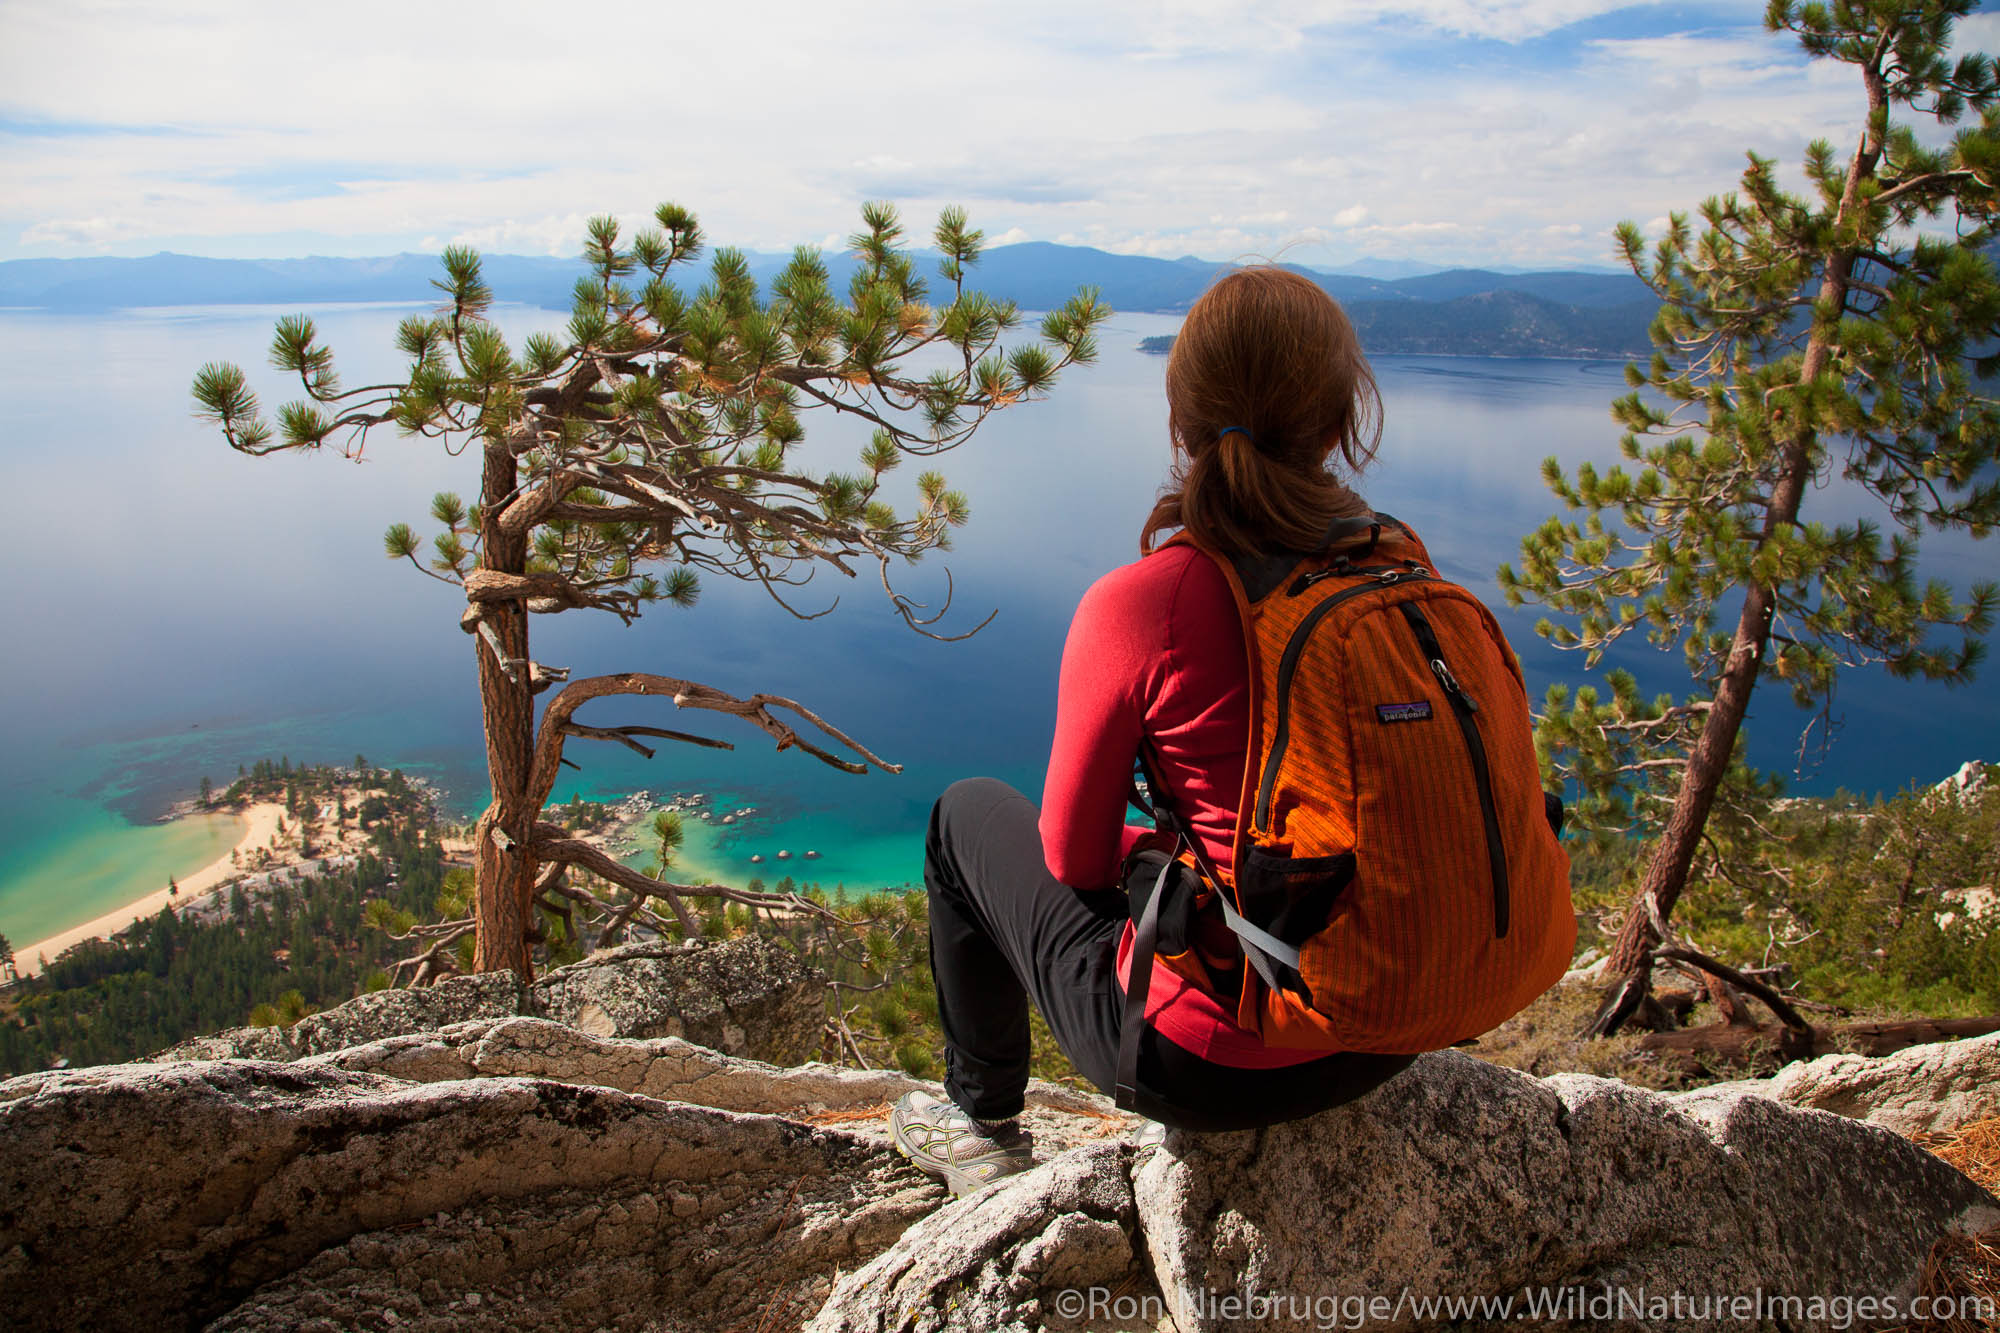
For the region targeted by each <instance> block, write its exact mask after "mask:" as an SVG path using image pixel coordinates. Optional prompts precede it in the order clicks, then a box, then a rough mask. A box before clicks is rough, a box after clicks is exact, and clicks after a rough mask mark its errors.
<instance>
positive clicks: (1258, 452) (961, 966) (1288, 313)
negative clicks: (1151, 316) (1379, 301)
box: [891, 268, 1413, 1193]
mask: <svg viewBox="0 0 2000 1333" xmlns="http://www.w3.org/2000/svg"><path fill="white" fill-rule="evenodd" d="M1167 407H1168V427H1169V431H1170V433H1171V435H1172V438H1173V448H1174V463H1173V472H1172V477H1171V479H1170V482H1169V485H1168V489H1167V490H1166V492H1165V493H1164V494H1163V496H1162V498H1161V499H1160V500H1159V502H1158V503H1157V504H1156V505H1155V506H1154V509H1153V512H1152V514H1151V516H1150V517H1149V518H1148V519H1147V520H1146V524H1145V528H1144V530H1143V532H1142V533H1141V535H1140V550H1141V552H1142V553H1143V554H1142V558H1141V559H1139V560H1137V561H1135V562H1134V563H1132V564H1129V565H1126V566H1123V567H1122V568H1119V569H1115V570H1113V571H1112V572H1111V573H1109V574H1107V575H1105V576H1104V577H1103V578H1102V579H1100V580H1098V582H1097V583H1096V584H1095V585H1093V586H1092V587H1091V589H1090V590H1089V591H1088V592H1087V593H1085V594H1084V597H1083V601H1082V603H1081V604H1080V605H1079V606H1078V607H1077V611H1076V616H1075V619H1074V620H1073V621H1072V623H1071V625H1070V632H1069V639H1068V642H1067V644H1066V645H1065V647H1064V649H1063V659H1062V674H1061V679H1060V684H1059V687H1058V698H1057V708H1056V736H1055V744H1054V748H1053V750H1052V752H1051V754H1050V756H1049V769H1048V777H1047V781H1046V784H1045V786H1044V788H1043V805H1042V809H1041V810H1040V812H1039V814H1038V812H1037V811H1036V809H1035V806H1034V805H1033V804H1032V803H1031V802H1030V801H1029V800H1028V799H1027V798H1026V797H1024V796H1022V795H1021V794H1020V793H1018V792H1016V791H1014V790H1013V789H1012V788H1009V787H1007V786H1005V785H1004V784H1002V783H999V782H995V781H992V780H990V779H974V780H971V781H966V782H960V783H957V784H956V785H954V786H953V787H952V788H951V789H950V790H948V791H947V792H945V794H944V796H943V797H942V798H941V799H940V800H939V801H938V803H937V805H936V807H935V808H934V809H933V811H932V814H931V825H930V834H929V839H928V842H927V844H926V848H925V866H924V881H925V884H926V886H927V888H928V889H929V895H930V934H931V970H932V975H933V977H934V979H935V981H936V986H937V998H938V1015H939V1018H940V1020H941V1022H942V1024H943V1028H944V1036H945V1043H946V1053H945V1055H946V1059H945V1063H946V1074H945V1091H946V1092H947V1093H948V1094H949V1096H950V1101H948V1102H946V1101H939V1100H938V1099H936V1098H933V1097H930V1096H928V1095H927V1094H922V1093H913V1094H911V1095H910V1096H908V1097H905V1098H904V1099H903V1100H902V1101H901V1102H900V1103H898V1104H897V1106H896V1108H895V1111H894V1112H893V1113H892V1115H891V1128H892V1132H893V1135H894V1138H895V1142H896V1144H897V1147H898V1148H899V1149H900V1150H901V1151H902V1152H903V1153H904V1154H905V1155H906V1156H908V1157H910V1158H911V1160H912V1161H913V1162H915V1163H916V1164H917V1166H918V1167H920V1168H921V1169H923V1170H924V1171H926V1172H928V1173H929V1174H931V1175H934V1176H936V1177H938V1178H940V1179H942V1180H944V1181H945V1182H946V1183H947V1184H948V1185H950V1186H951V1188H952V1190H953V1192H954V1193H964V1192H966V1191H967V1190H969V1189H973V1188H976V1187H978V1186H980V1185H982V1184H984V1183H986V1182H987V1181H989V1180H992V1179H995V1178H997V1177H999V1176H1002V1175H1006V1174H1009V1173H1011V1172H1013V1171H1018V1170H1023V1169H1025V1168H1026V1167H1027V1166H1029V1165H1032V1162H1033V1154H1032V1143H1031V1141H1030V1137H1029V1135H1028V1134H1027V1132H1026V1131H1025V1130H1023V1129H1022V1128H1021V1127H1020V1126H1019V1123H1018V1117H1019V1115H1020V1113H1021V1110H1022V1105H1023V1100H1022V1099H1023V1094H1024V1093H1025V1091H1026V1088H1027V1081H1028V1042H1029V1037H1028V1000H1029V997H1031V996H1032V997H1033V1000H1034V1002H1035V1004H1036V1005H1037V1006H1038V1007H1039V1008H1040V1009H1041V1011H1042V1014H1043V1016H1044V1017H1045V1018H1046V1019H1047V1021H1048V1024H1049V1028H1050V1030H1051V1031H1052V1032H1053V1034H1054V1036H1055V1039H1056V1042H1057V1044H1058V1045H1060V1046H1061V1047H1062V1049H1063V1052H1064V1053H1065V1054H1066V1055H1067V1056H1068V1057H1069V1058H1070V1060H1071V1062H1072V1063H1073V1064H1075V1066H1076V1067H1077V1069H1078V1070H1080V1071H1081V1072H1082V1073H1083V1074H1084V1075H1085V1076H1086V1077H1088V1078H1089V1079H1090V1080H1091V1081H1092V1082H1093V1083H1095V1084H1096V1085H1097V1086H1098V1087H1100V1088H1102V1089H1104V1090H1106V1091H1107V1092H1108V1091H1110V1090H1111V1088H1112V1086H1113V1083H1114V1081H1115V1078H1116V1065H1117V1059H1118V1050H1119V1037H1120V1034H1121V1030H1122V1028H1123V1009H1124V1000H1125V997H1124V991H1125V988H1126V984H1127V982H1128V981H1129V977H1130V969H1131V952H1132V935H1133V932H1132V929H1131V927H1132V922H1131V920H1130V912H1129V909H1128V903H1127V896H1126V894H1125V893H1124V892H1122V891H1121V890H1122V888H1123V884H1122V882H1121V880H1122V877H1123V876H1122V872H1123V869H1124V867H1125V865H1126V864H1127V857H1128V856H1130V855H1131V854H1132V853H1133V852H1134V849H1135V848H1137V847H1139V846H1141V845H1142V843H1144V842H1145V841H1146V840H1147V839H1148V838H1149V837H1150V835H1151V834H1152V830H1150V829H1145V828H1134V827H1127V826H1126V825H1125V824H1124V818H1123V814H1124V810H1125V807H1126V797H1127V792H1128V790H1129V788H1130V779H1131V775H1132V771H1133V761H1134V758H1135V756H1136V755H1137V754H1138V753H1139V751H1140V749H1141V746H1142V745H1145V746H1147V747H1148V748H1149V750H1150V752H1151V755H1152V757H1153V762H1154V763H1155V764H1156V765H1157V775H1158V778H1159V780H1160V783H1161V784H1162V785H1163V786H1164V788H1165V790H1166V791H1167V792H1169V793H1171V794H1172V797H1173V800H1174V805H1175V808H1176V809H1177V810H1178V811H1179V812H1180V814H1181V815H1182V816H1183V818H1184V819H1185V821H1186V822H1187V823H1188V824H1190V825H1191V826H1192V829H1193V832H1194V835H1195V836H1196V837H1197V838H1198V839H1199V840H1200V842H1201V844H1202V847H1203V848H1204V849H1205V850H1206V852H1207V854H1208V856H1209V858H1210V860H1211V862H1212V863H1213V864H1214V866H1215V868H1216V869H1217V870H1218V871H1219V872H1222V873H1227V871H1228V870H1229V867H1230V858H1231V851H1232V847H1231V842H1232V834H1233V831H1234V829H1235V825H1236V804H1237V798H1238V793H1239V791H1240V789H1241V785H1242V779H1243V765H1244V745H1245V737H1246V735H1247V733H1248V728H1249V716H1248V711H1247V698H1248V682H1247V672H1248V668H1247V664H1246V658H1245V650H1244V644H1243V629H1242V623H1241V619H1240V617H1239V615H1238V612H1237V610H1236V604H1235V601H1234V598H1233V596H1232V594H1231V592H1230V589H1229V586H1228V583H1227V581H1226V579H1225V576H1224V575H1223V573H1222V571H1221V569H1220V568H1219V567H1218V566H1217V565H1216V564H1215V563H1214V561H1213V560H1211V559H1210V558H1209V557H1208V556H1207V555H1204V554H1203V553H1202V552H1201V551H1198V550H1196V549H1195V548H1194V547H1192V546H1190V545H1188V544H1186V543H1175V544H1172V545H1165V546H1161V545H1159V544H1158V543H1157V542H1156V540H1155V539H1156V538H1158V537H1160V535H1161V534H1162V533H1164V532H1167V531H1168V530H1171V529H1175V528H1178V529H1180V530H1182V531H1183V532H1185V533H1187V534H1188V535H1189V536H1190V537H1192V538H1194V539H1195V541H1196V542H1198V543H1200V545H1201V546H1202V547H1203V548H1205V549H1207V550H1210V551H1215V552H1217V553H1219V554H1221V555H1223V556H1225V557H1228V558H1230V559H1232V561H1233V562H1234V563H1236V564H1237V566H1238V568H1239V569H1244V570H1248V571H1249V572H1250V575H1251V578H1252V579H1253V580H1255V579H1256V578H1257V575H1258V573H1259V572H1260V571H1261V572H1262V573H1264V575H1265V576H1266V577H1269V578H1272V579H1274V580H1275V579H1276V578H1281V577H1282V576H1283V573H1284V572H1285V571H1286V570H1288V569H1289V568H1290V567H1291V566H1292V565H1293V564H1294V563H1296V561H1297V560H1298V559H1299V557H1300V556H1301V555H1302V554H1303V553H1306V552H1309V551H1312V550H1314V549H1317V548H1319V547H1320V546H1322V545H1323V544H1324V542H1325V538H1326V535H1327V533H1328V532H1329V530H1330V529H1333V528H1335V527H1336V525H1338V524H1340V523H1341V521H1342V520H1345V519H1351V518H1355V517H1360V516H1365V515H1366V514H1368V513H1369V509H1368V506H1367V505H1366V504H1365V503H1363V501H1362V500H1361V498H1360V497H1359V496H1358V495H1356V494H1355V493H1354V491H1353V490H1352V489H1350V488H1349V486H1348V485H1347V484H1346V483H1344V482H1343V481H1342V480H1340V478H1339V477H1337V476H1336V475H1335V474H1334V472H1333V471H1332V470H1330V464H1331V462H1332V460H1333V457H1334V455H1336V454H1338V456H1339V459H1340V461H1341V463H1343V464H1344V465H1345V467H1346V469H1347V470H1348V471H1350V472H1359V471H1360V469H1361V468H1362V467H1363V466H1365V465H1366V463H1367V462H1368V460H1369V459H1370V458H1371V457H1372V456H1373V453H1374V449H1375V445H1376V441H1377V439H1378V437H1379V432H1380V399H1379V397H1378V395H1377V393H1376V389H1375V383H1374V379H1373V377H1372V376H1371V375H1370V374H1369V371H1368V365H1367V362H1366V361H1365V360H1364V359H1363V357H1362V355H1361V349H1360V347H1359V345H1358V344H1357V342H1356V341H1355V337H1354V330H1353V327H1352V326H1351V325H1350V324H1349V323H1348V321H1347V317H1346V316H1345V315H1344V314H1342V313H1341V310H1340V307H1339V306H1337V305H1336V304H1334V302H1333V300H1332V298H1330V297H1329V296H1327V294H1326V293H1325V292H1324V291H1322V290H1321V289H1320V288H1319V287H1318V286H1317V285H1315V284H1314V283H1313V282H1311V281H1310V280H1309V279H1306V278H1304V277H1301V276H1299V275H1297V274H1294V273H1288V272H1285V271H1283V270H1281V269H1276V268H1251V269H1243V270H1239V271H1237V272H1234V273H1231V274H1230V275H1229V276H1227V277H1225V278H1223V279H1222V280H1220V281H1219V282H1217V283H1216V284H1215V285H1214V286H1213V287H1212V288H1210V289H1209V291H1208V292H1207V293H1206V294H1205V295H1204V296H1203V297H1202V298H1201V299H1200V300H1199V301H1197V302H1196V303H1195V305H1194V308H1193V309H1191V310H1190V311H1189V312H1188V316H1187V319H1186V321H1185V322H1184V323H1183V325H1182V326H1181V331H1180V335H1179V337H1178V338H1177V339H1176V340H1175V343H1174V349H1173V352H1172V354H1171V356H1170V357H1169V359H1168V362H1167ZM1197 931H1198V941H1197V942H1198V944H1199V952H1200V954H1201V956H1202V957H1203V958H1204V959H1205V960H1206V961H1208V962H1209V963H1210V964H1211V967H1212V968H1214V969H1217V970H1226V969H1227V968H1228V967H1229V966H1230V965H1231V958H1232V955H1233V954H1234V952H1235V951H1234V948H1233V945H1232V944H1231V943H1230V939H1231V937H1230V936H1229V933H1228V931H1227V929H1226V927H1223V926H1222V925H1221V923H1220V921H1219V920H1216V921H1206V920H1203V921H1201V922H1199V923H1198V925H1197ZM1412 1058H1413V1057H1411V1056H1405V1055H1372V1054H1356V1053H1342V1054H1334V1055H1324V1054H1319V1053H1316V1052H1311V1051H1298V1050H1279V1049H1273V1048H1269V1047H1266V1046H1264V1045H1263V1044H1262V1043H1261V1042H1260V1040H1259V1039H1258V1038H1257V1036H1256V1035H1255V1034H1254V1033H1251V1032H1246V1031H1244V1030H1243V1029H1242V1028H1240V1027H1238V1026H1237V1025H1236V1023H1235V1022H1234V1021H1233V1014H1232V1013H1231V1012H1229V1011H1228V1010H1226V1009H1225V1007H1224V1004H1223V1003H1222V1002H1219V1001H1218V1000H1217V999H1216V997H1215V995H1213V994H1211V993H1210V992H1209V991H1208V990H1206V989H1204V988H1202V987H1200V986H1198V985H1196V984H1194V983H1193V982H1192V981H1190V980H1189V979H1188V978H1187V977H1186V976H1184V975H1183V974H1182V972H1180V971H1177V970H1175V969H1172V968H1169V967H1167V966H1165V965H1163V964H1159V965H1155V967H1154V971H1153V974H1152V982H1151V987H1150V990H1149V992H1148V994H1147V996H1146V1022H1145V1025H1144V1028H1143V1029H1142V1032H1141V1035H1140V1039H1139V1047H1138V1071H1137V1074H1138V1079H1137V1098H1136V1107H1137V1109H1138V1110H1140V1111H1141V1112H1142V1113H1143V1114H1145V1115H1147V1116H1149V1117H1151V1118H1153V1119H1155V1120H1158V1121H1161V1122H1163V1123H1165V1124H1167V1125H1171V1126H1175V1127H1178V1128H1183V1129H1190V1130H1225V1129H1242V1128H1249V1127H1253V1126H1257V1125H1264V1124H1271V1123H1275V1122H1277V1121H1281V1120H1288V1119H1294V1118H1297V1117H1299V1116H1303V1115H1309V1114H1312V1113H1314V1112H1316V1111H1321V1110H1325V1109H1327V1108H1329V1107H1332V1106H1337V1105H1339V1104H1340V1103H1342V1102H1345V1101H1349V1100H1351V1099H1353V1098H1355V1097H1357V1096H1360V1095H1361V1094H1362V1093H1364V1092H1366V1091H1368V1090H1369V1089H1371V1088H1373V1087H1375V1086H1376V1085H1377V1084H1379V1083H1381V1082H1382V1081H1383V1080H1385V1079H1387V1078H1389V1077H1390V1076H1391V1075H1393V1074H1395V1073H1396V1072H1398V1071H1399V1070H1401V1069H1402V1068H1403V1067H1404V1066H1406V1065H1407V1064H1409V1062H1410V1060H1411V1059H1412Z"/></svg>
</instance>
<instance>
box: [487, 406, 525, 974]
mask: <svg viewBox="0 0 2000 1333" xmlns="http://www.w3.org/2000/svg"><path fill="white" fill-rule="evenodd" d="M484 472H485V475H484V478H483V483H484V484H483V492H484V494H483V496H482V499H481V506H482V508H481V513H480V565H481V567H482V568H485V569H492V570H499V571H501V572H503V573H509V574H523V573H526V572H527V555H528V553H527V543H526V542H525V541H524V540H522V539H520V538H517V537H509V536H508V535H507V534H506V533H505V532H503V531H502V529H501V527H500V523H499V518H500V512H501V510H502V509H503V508H504V507H505V506H506V504H507V502H508V500H509V499H510V498H511V497H512V495H513V493H514V487H515V465H514V457H513V455H512V454H511V453H509V452H508V451H507V450H506V449H504V448H498V447H495V446H493V445H490V444H489V445H488V446H487V448H486V461H485V469H484ZM478 609H479V610H480V612H481V613H482V614H483V615H484V617H485V622H486V624H487V625H488V626H490V627H491V628H492V629H493V631H494V635H495V637H496V638H498V640H499V642H500V645H501V648H502V650H503V651H504V652H505V653H506V654H507V656H508V657H510V658H513V659H515V660H517V661H518V662H520V663H521V666H520V668H519V670H518V671H517V672H516V673H515V676H514V677H513V678H510V677H509V676H508V674H507V671H506V669H505V667H504V666H503V665H502V664H501V663H500V662H499V661H496V660H495V657H494V653H493V650H492V648H491V646H490V645H489V644H488V643H487V641H486V638H485V636H484V635H481V634H474V635H473V636H472V651H473V653H474V655H475V656H476V657H477V658H478V660H479V711H480V719H481V722H482V723H483V725H484V727H485V732H486V772H487V777H488V779H489V780H490V781H491V782H492V784H493V804H491V805H490V806H488V807H487V808H486V812H485V813H484V814H482V815H481V816H480V817H479V823H478V824H477V826H475V828H474V830H473V844H472V855H473V867H474V869H473V875H474V879H475V882H476V884H477V886H478V888H477V895H478V896H477V902H476V905H475V908H474V915H475V917H476V918H477V921H478V938H477V943H476V945H475V948H474V951H473V964H472V966H473V970H474V971H476V972H496V971H499V970H500V969H502V968H511V969H513V971H514V972H516V973H517V974H518V975H519V976H520V978H521V979H522V980H523V981H527V980H530V979H531V977H532V973H533V965H532V964H531V963H530V961H529V953H528V925H529V914H530V913H531V912H532V911H533V906H532V898H533V894H534V887H535V862H534V858H533V857H532V856H530V855H529V852H528V848H529V845H530V843H531V840H532V838H533V833H534V826H535V817H536V815H537V814H538V813H539V811H537V810H533V809H530V808H528V776H529V772H530V765H531V764H532V762H533V754H534V695H533V694H532V693H531V692H530V690H529V685H528V668H527V661H528V611H527V607H526V606H525V605H524V604H523V603H521V602H484V603H481V604H479V607H478Z"/></svg>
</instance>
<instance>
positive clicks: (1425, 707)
mask: <svg viewBox="0 0 2000 1333" xmlns="http://www.w3.org/2000/svg"><path fill="white" fill-rule="evenodd" d="M1430 715H1431V704H1430V700H1428V699H1419V700H1417V701H1416V702H1415V703H1413V704H1376V705H1375V718H1376V720H1377V721H1378V722H1422V721H1423V720H1424V719H1425V718H1427V717H1429V716H1430Z"/></svg>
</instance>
